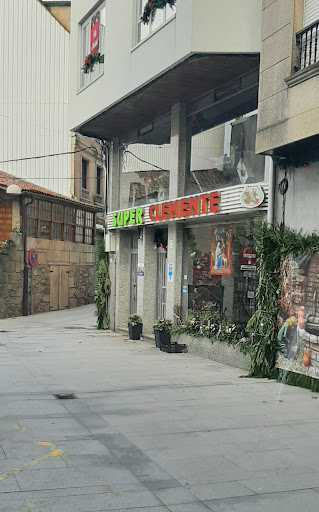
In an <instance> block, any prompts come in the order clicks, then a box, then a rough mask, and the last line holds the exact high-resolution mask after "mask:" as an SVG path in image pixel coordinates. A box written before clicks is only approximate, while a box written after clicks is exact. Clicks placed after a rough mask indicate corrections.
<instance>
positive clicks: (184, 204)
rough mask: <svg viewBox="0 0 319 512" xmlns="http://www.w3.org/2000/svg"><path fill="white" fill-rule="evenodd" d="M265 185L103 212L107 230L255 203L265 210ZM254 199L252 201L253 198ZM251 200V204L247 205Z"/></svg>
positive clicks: (211, 213) (233, 209)
mask: <svg viewBox="0 0 319 512" xmlns="http://www.w3.org/2000/svg"><path fill="white" fill-rule="evenodd" d="M265 190H266V191H268V184H263V186H262V187H261V186H258V187H249V188H247V187H246V186H244V185H236V186H234V187H228V188H225V189H221V190H218V191H216V190H215V191H212V192H203V193H201V194H195V195H191V196H187V197H180V198H177V199H175V200H167V201H160V202H157V203H153V204H149V205H144V206H134V207H132V208H127V209H123V210H119V211H114V212H109V213H108V214H107V229H109V230H113V229H123V228H133V227H134V226H143V225H145V226H148V225H154V224H167V223H169V222H172V221H187V220H191V219H198V218H202V217H208V216H215V215H223V214H224V215H229V214H232V213H240V212H242V213H244V212H245V210H246V209H247V208H252V207H253V208H257V207H258V206H259V207H260V208H261V209H263V210H266V209H267V206H268V204H267V200H265V198H266V199H267V194H266V195H265ZM252 198H253V199H254V200H253V199H252ZM250 203H253V206H252V205H251V204H250Z"/></svg>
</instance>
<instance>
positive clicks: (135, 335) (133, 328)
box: [128, 315, 143, 340]
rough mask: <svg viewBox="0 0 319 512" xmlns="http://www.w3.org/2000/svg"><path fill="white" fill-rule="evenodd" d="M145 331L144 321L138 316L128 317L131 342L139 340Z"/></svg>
mask: <svg viewBox="0 0 319 512" xmlns="http://www.w3.org/2000/svg"><path fill="white" fill-rule="evenodd" d="M142 330H143V324H142V320H141V318H140V317H139V316H138V315H130V316H129V317H128V332H129V337H130V340H139V339H140V338H141V334H142Z"/></svg>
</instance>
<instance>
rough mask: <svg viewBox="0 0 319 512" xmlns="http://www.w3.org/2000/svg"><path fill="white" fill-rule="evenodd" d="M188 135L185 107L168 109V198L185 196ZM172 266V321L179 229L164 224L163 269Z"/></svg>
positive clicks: (178, 281)
mask: <svg viewBox="0 0 319 512" xmlns="http://www.w3.org/2000/svg"><path fill="white" fill-rule="evenodd" d="M190 149H191V132H190V125H189V123H188V122H187V116H186V105H185V104H184V103H178V104H176V105H173V107H172V110H171V142H170V183H169V197H170V199H175V198H177V197H181V196H183V195H185V180H186V176H187V175H188V172H189V167H190ZM170 265H172V270H173V279H172V282H169V279H168V281H167V301H166V316H167V318H169V319H170V320H174V319H175V316H174V314H177V315H178V316H180V315H181V305H182V287H183V279H182V278H183V227H182V224H178V223H176V222H171V223H169V225H168V246H167V269H168V272H169V268H170Z"/></svg>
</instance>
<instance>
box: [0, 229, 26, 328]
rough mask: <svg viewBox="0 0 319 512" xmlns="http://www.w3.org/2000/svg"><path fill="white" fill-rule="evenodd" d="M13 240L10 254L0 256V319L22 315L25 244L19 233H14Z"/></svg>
mask: <svg viewBox="0 0 319 512" xmlns="http://www.w3.org/2000/svg"><path fill="white" fill-rule="evenodd" d="M9 237H10V233H9ZM9 237H8V238H9ZM11 238H12V240H13V241H14V243H15V245H14V246H12V247H11V248H10V250H9V254H7V255H4V254H0V318H11V317H15V316H21V315H22V293H23V244H22V237H21V235H19V234H17V233H12V234H11Z"/></svg>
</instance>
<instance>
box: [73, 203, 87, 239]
mask: <svg viewBox="0 0 319 512" xmlns="http://www.w3.org/2000/svg"><path fill="white" fill-rule="evenodd" d="M84 218H85V212H83V211H82V210H77V212H76V226H75V241H76V242H80V243H83V235H84Z"/></svg>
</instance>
